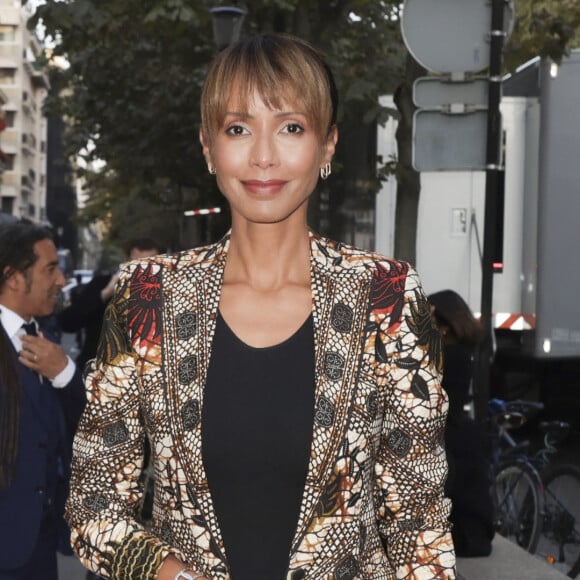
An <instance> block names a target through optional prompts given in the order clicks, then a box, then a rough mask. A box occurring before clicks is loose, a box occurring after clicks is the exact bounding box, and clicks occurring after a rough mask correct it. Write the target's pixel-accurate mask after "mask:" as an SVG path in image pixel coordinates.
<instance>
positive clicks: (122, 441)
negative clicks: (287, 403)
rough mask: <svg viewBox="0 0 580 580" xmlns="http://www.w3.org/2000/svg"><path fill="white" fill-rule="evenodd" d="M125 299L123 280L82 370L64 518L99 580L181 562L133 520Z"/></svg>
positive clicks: (136, 442)
mask: <svg viewBox="0 0 580 580" xmlns="http://www.w3.org/2000/svg"><path fill="white" fill-rule="evenodd" d="M128 294H129V277H128V274H127V273H125V274H123V275H122V277H121V279H120V281H119V287H118V290H117V293H116V295H115V296H114V298H113V300H112V301H111V302H110V304H109V306H108V308H107V311H106V313H105V319H104V323H103V332H102V336H101V341H100V344H99V351H98V353H97V357H96V359H95V360H94V361H92V362H91V363H90V364H89V372H88V374H87V378H86V391H87V406H86V409H85V411H84V413H83V415H82V417H81V420H80V423H79V428H78V430H77V434H76V436H75V440H74V444H73V461H72V478H71V492H70V495H69V498H68V501H67V509H66V518H67V521H68V523H69V525H70V527H71V543H72V547H73V550H74V552H75V553H76V554H77V556H78V557H79V558H80V560H81V561H82V563H83V565H84V566H86V567H87V568H89V569H90V570H92V571H93V572H95V573H97V574H98V575H100V576H102V577H104V578H116V579H119V580H121V579H127V580H128V579H139V580H149V579H151V580H153V579H154V578H156V576H157V572H158V570H159V567H160V566H161V564H162V561H163V559H164V558H165V557H166V556H167V555H168V554H170V553H173V554H175V555H176V556H178V557H180V558H182V559H183V556H182V555H181V554H180V553H179V552H178V551H177V550H173V549H172V548H171V547H170V546H169V545H167V544H165V543H164V542H163V541H161V540H160V539H159V538H157V537H156V536H154V535H152V534H151V533H149V532H148V531H146V530H145V529H144V527H143V526H142V525H141V524H140V523H139V522H138V521H137V520H136V514H137V511H138V510H137V508H138V504H139V502H140V499H141V497H142V493H143V489H142V485H141V483H140V482H139V477H140V474H141V471H142V468H143V463H144V456H143V455H144V441H145V432H144V428H143V424H142V419H141V413H140V406H139V393H138V379H137V373H136V369H135V356H134V353H133V352H132V351H131V348H130V344H129V339H128V331H127V324H126V316H127V313H126V311H125V308H126V305H127V299H128Z"/></svg>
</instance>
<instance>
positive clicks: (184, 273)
mask: <svg viewBox="0 0 580 580" xmlns="http://www.w3.org/2000/svg"><path fill="white" fill-rule="evenodd" d="M228 245H229V238H226V239H225V240H224V241H222V242H220V243H219V244H216V245H214V246H209V247H208V251H207V252H206V254H205V255H204V256H202V258H201V262H206V263H207V264H203V263H202V264H200V263H199V261H200V260H199V259H196V261H195V262H194V263H190V264H186V263H183V264H181V265H178V267H177V268H176V269H175V270H174V271H172V272H168V273H166V274H165V275H164V280H163V293H164V301H165V304H164V307H163V309H164V312H165V315H166V320H165V321H164V348H163V351H164V357H165V358H164V361H163V364H164V367H165V368H166V369H168V370H167V372H166V377H165V378H166V381H167V386H168V390H167V393H168V401H169V405H168V411H169V413H170V414H171V417H168V420H169V421H171V422H172V425H174V432H173V438H174V440H175V447H176V453H177V455H178V456H179V459H178V461H177V462H176V465H177V466H179V467H181V468H182V472H179V467H178V468H177V469H178V471H177V473H176V477H177V479H178V482H177V483H178V484H180V485H184V486H185V487H186V489H187V496H188V498H189V501H190V502H191V504H192V505H191V510H192V517H193V519H194V521H195V523H196V524H198V525H199V526H201V527H205V528H206V530H207V532H208V544H209V550H210V552H211V555H213V557H214V558H215V560H214V564H213V567H214V568H221V569H222V570H223V571H224V572H225V555H224V550H223V540H222V537H221V532H220V530H219V525H218V522H217V518H216V515H215V511H214V509H213V504H212V501H211V496H210V491H209V488H208V484H207V477H206V474H205V469H204V466H203V462H202V461H201V457H202V453H201V443H202V439H201V415H202V408H203V398H204V386H205V383H206V378H207V371H208V367H209V361H210V353H211V345H212V342H213V337H214V334H215V326H216V319H217V314H218V306H219V300H220V293H221V287H222V281H223V270H224V266H225V260H226V252H227V248H228ZM170 314H171V318H170V317H169V315H170ZM208 557H211V556H210V554H208Z"/></svg>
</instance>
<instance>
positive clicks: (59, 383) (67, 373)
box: [0, 305, 76, 389]
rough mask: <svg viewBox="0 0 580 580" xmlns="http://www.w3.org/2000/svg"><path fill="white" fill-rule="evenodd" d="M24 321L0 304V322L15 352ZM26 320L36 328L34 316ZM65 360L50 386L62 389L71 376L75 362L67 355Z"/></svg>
mask: <svg viewBox="0 0 580 580" xmlns="http://www.w3.org/2000/svg"><path fill="white" fill-rule="evenodd" d="M26 322H27V321H26V320H24V318H22V317H21V316H20V315H19V314H16V312H14V311H13V310H10V308H7V307H6V306H4V305H2V306H1V308H0V323H2V326H3V327H4V331H5V332H6V334H7V335H8V338H9V339H10V341H11V342H12V344H13V345H14V348H15V349H16V352H20V351H21V350H22V340H21V338H20V337H21V336H22V335H24V334H26V331H25V330H24V329H23V328H22V325H23V324H25V323H26ZM28 322H34V323H35V324H36V328H37V329H38V323H37V322H36V320H34V318H32V319H31V320H29V321H28ZM66 360H67V364H66V366H65V367H64V369H63V370H62V371H60V373H58V375H56V377H54V378H53V379H49V380H50V382H51V383H52V386H53V387H55V388H57V389H62V388H63V387H66V386H67V385H68V384H69V383H70V381H71V379H72V378H73V375H74V373H75V370H76V366H75V363H74V362H73V360H72V359H71V358H70V357H69V356H67V357H66ZM47 378H48V377H47Z"/></svg>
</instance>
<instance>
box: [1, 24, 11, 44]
mask: <svg viewBox="0 0 580 580" xmlns="http://www.w3.org/2000/svg"><path fill="white" fill-rule="evenodd" d="M14 40H15V35H14V26H1V25H0V42H14Z"/></svg>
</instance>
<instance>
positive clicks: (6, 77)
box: [0, 68, 15, 85]
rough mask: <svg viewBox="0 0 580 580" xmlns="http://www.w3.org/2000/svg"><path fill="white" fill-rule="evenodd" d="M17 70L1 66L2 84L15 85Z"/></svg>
mask: <svg viewBox="0 0 580 580" xmlns="http://www.w3.org/2000/svg"><path fill="white" fill-rule="evenodd" d="M14 77H15V71H14V69H13V68H0V85H13V84H14Z"/></svg>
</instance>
